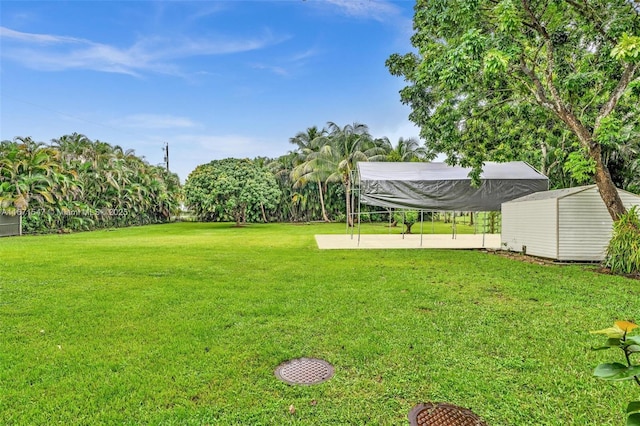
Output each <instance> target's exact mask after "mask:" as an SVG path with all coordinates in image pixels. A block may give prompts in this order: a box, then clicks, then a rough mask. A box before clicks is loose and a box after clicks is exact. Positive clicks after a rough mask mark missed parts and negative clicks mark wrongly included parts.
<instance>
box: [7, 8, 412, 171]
mask: <svg viewBox="0 0 640 426" xmlns="http://www.w3.org/2000/svg"><path fill="white" fill-rule="evenodd" d="M414 4H415V2H414V1H413V0H411V1H409V0H407V1H385V0H379V1H376V0H279V1H269V0H255V1H242V0H232V1H145V0H139V1H77V0H76V1H64V0H55V1H44V2H42V1H6V0H2V1H1V2H0V27H1V28H0V60H1V63H0V88H1V97H0V102H1V104H0V139H2V140H5V139H13V138H14V137H16V136H30V137H32V138H33V139H35V140H37V141H41V142H46V143H49V142H50V141H51V139H54V138H58V137H60V136H62V135H65V134H71V133H73V132H77V133H82V134H84V135H86V136H87V137H89V138H90V139H92V140H96V139H98V140H101V141H104V142H108V143H110V144H112V145H120V146H121V147H123V148H124V149H134V150H135V152H136V154H137V155H139V156H143V157H145V158H146V159H147V161H149V163H151V164H160V163H162V161H163V151H162V147H163V145H164V143H165V142H168V143H169V149H170V166H171V169H172V170H173V171H174V172H176V173H178V174H179V175H180V178H181V179H182V180H184V179H186V177H187V176H188V174H189V173H190V172H191V171H192V170H193V169H194V168H195V167H196V166H197V165H198V164H202V163H206V162H209V161H211V160H213V159H222V158H227V157H237V158H243V157H249V158H253V157H256V156H267V157H277V156H279V155H282V154H285V153H287V152H288V151H289V150H292V149H293V148H294V146H293V145H291V144H290V143H289V138H291V137H292V136H295V134H296V133H297V132H299V131H304V130H306V129H307V128H308V127H311V126H314V125H316V126H318V127H323V126H325V125H326V123H327V122H328V121H333V122H335V123H337V124H338V125H340V126H343V125H345V124H351V123H354V122H359V123H364V124H367V125H368V126H369V128H370V131H371V133H372V135H373V136H375V137H382V136H387V137H389V139H390V140H391V141H392V142H394V143H395V142H397V140H398V138H399V137H404V138H407V137H414V136H417V134H418V130H417V128H415V127H414V126H413V125H412V124H411V123H410V122H409V121H408V119H407V116H408V114H409V112H410V110H409V108H408V107H407V106H404V105H402V104H401V103H400V100H399V94H398V91H399V90H400V89H401V88H402V87H403V85H404V82H403V81H402V79H401V78H398V77H394V76H391V75H390V74H389V72H388V70H387V69H386V67H385V66H384V62H385V60H386V59H387V58H388V57H389V55H391V54H392V53H406V52H409V51H410V50H411V49H412V48H411V44H410V41H409V38H410V36H411V34H412V18H413V6H414Z"/></svg>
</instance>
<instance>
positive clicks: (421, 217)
mask: <svg viewBox="0 0 640 426" xmlns="http://www.w3.org/2000/svg"><path fill="white" fill-rule="evenodd" d="M423 213H424V210H420V247H422V222H423V220H424V215H423Z"/></svg>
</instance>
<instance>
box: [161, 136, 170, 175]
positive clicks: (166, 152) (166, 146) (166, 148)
mask: <svg viewBox="0 0 640 426" xmlns="http://www.w3.org/2000/svg"><path fill="white" fill-rule="evenodd" d="M162 149H163V150H164V164H165V165H166V166H167V171H169V142H165V143H164V148H162Z"/></svg>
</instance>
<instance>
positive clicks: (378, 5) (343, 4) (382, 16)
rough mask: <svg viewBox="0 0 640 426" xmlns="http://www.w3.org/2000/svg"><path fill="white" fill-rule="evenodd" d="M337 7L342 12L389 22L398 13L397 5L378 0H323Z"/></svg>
mask: <svg viewBox="0 0 640 426" xmlns="http://www.w3.org/2000/svg"><path fill="white" fill-rule="evenodd" d="M325 1H326V2H327V3H330V4H332V5H334V6H335V7H337V8H338V9H339V10H340V11H341V12H342V13H343V14H345V15H347V16H353V17H356V18H362V19H373V20H376V21H380V22H389V20H390V19H393V18H394V17H397V16H399V15H400V10H399V9H398V7H397V6H396V5H394V4H392V3H390V2H388V1H380V0H325Z"/></svg>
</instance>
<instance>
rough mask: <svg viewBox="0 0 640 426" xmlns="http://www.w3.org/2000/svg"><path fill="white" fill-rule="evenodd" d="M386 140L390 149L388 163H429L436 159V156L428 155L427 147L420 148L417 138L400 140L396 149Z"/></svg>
mask: <svg viewBox="0 0 640 426" xmlns="http://www.w3.org/2000/svg"><path fill="white" fill-rule="evenodd" d="M384 140H385V142H386V143H388V147H389V148H390V149H389V153H388V154H387V161H402V162H407V161H429V160H433V158H435V155H434V154H431V155H429V154H428V152H427V148H426V147H424V146H420V143H419V142H418V139H417V138H408V139H404V138H399V139H398V143H397V144H396V146H395V147H394V146H391V143H390V142H389V140H388V139H386V138H384Z"/></svg>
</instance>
